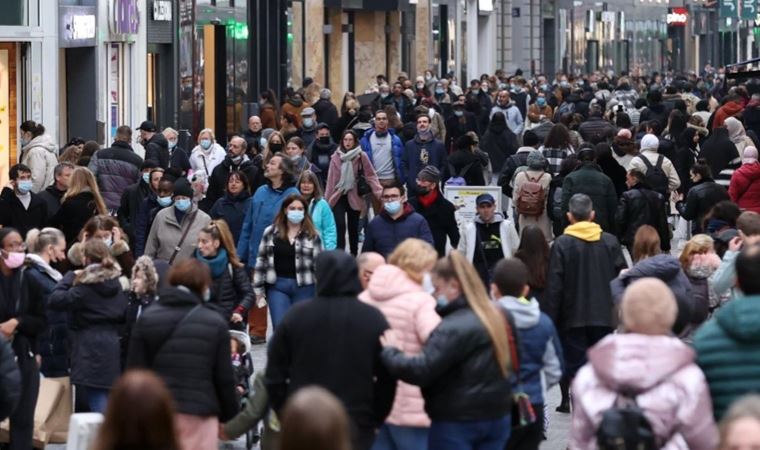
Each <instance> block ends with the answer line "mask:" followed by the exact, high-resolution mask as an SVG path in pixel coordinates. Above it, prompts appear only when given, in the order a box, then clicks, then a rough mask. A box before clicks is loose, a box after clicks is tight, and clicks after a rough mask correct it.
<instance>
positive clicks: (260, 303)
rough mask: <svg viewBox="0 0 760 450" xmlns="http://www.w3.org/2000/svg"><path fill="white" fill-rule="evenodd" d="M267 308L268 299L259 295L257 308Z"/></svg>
mask: <svg viewBox="0 0 760 450" xmlns="http://www.w3.org/2000/svg"><path fill="white" fill-rule="evenodd" d="M265 306H267V299H266V297H264V296H263V295H261V294H259V295H257V296H256V307H257V308H263V307H265Z"/></svg>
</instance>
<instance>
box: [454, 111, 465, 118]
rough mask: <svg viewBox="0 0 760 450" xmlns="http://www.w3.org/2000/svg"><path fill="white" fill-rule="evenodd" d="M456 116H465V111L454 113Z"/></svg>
mask: <svg viewBox="0 0 760 450" xmlns="http://www.w3.org/2000/svg"><path fill="white" fill-rule="evenodd" d="M454 115H455V116H457V117H462V116H463V115H464V111H459V110H457V111H454Z"/></svg>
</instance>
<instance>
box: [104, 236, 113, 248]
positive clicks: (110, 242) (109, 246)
mask: <svg viewBox="0 0 760 450" xmlns="http://www.w3.org/2000/svg"><path fill="white" fill-rule="evenodd" d="M103 243H104V244H106V247H108V248H111V247H113V238H112V237H110V238H108V239H103Z"/></svg>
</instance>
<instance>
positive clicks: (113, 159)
mask: <svg viewBox="0 0 760 450" xmlns="http://www.w3.org/2000/svg"><path fill="white" fill-rule="evenodd" d="M157 136H158V135H157ZM161 138H162V139H163V140H164V143H166V138H164V136H163V135H161ZM131 140H132V130H131V129H130V128H129V127H128V126H120V127H119V128H117V130H116V138H115V140H114V143H113V145H112V146H111V147H110V148H104V149H102V150H98V151H97V152H95V154H94V155H92V158H91V159H90V164H89V165H88V166H87V168H88V169H90V171H92V173H93V174H94V175H95V177H96V178H97V179H98V187H99V188H100V194H101V195H102V196H103V200H104V201H105V202H106V208H108V210H109V211H116V210H117V209H118V208H119V205H120V203H121V196H122V194H124V191H126V190H127V188H128V187H130V186H132V185H133V184H135V183H137V182H138V181H139V180H140V177H141V176H142V174H141V169H142V164H143V159H142V158H140V156H138V155H137V154H136V153H135V152H134V151H133V150H132V146H131V145H129V143H130V141H131ZM145 155H146V156H147V155H148V153H147V152H146V153H145ZM166 155H167V164H166V165H163V166H161V164H160V163H159V166H161V167H164V168H166V166H167V165H168V155H169V153H168V150H167V153H166ZM148 159H151V158H148ZM153 161H157V160H155V159H153Z"/></svg>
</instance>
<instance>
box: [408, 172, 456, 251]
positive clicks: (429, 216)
mask: <svg viewBox="0 0 760 450" xmlns="http://www.w3.org/2000/svg"><path fill="white" fill-rule="evenodd" d="M440 184H441V173H440V172H439V171H438V169H436V168H435V167H433V166H425V168H423V169H422V170H421V171H420V173H419V174H418V175H417V196H416V197H412V198H410V199H409V204H410V205H412V208H414V210H415V211H417V212H418V213H419V214H420V215H422V217H424V218H425V220H426V221H427V223H428V226H429V227H430V232H431V234H432V235H433V247H435V250H436V251H437V252H438V256H440V257H444V256H445V255H446V238H448V239H449V240H450V241H451V247H452V248H456V247H457V245H459V229H458V228H457V221H456V218H455V217H454V213H455V212H456V207H454V205H453V204H452V203H451V202H450V201H448V200H446V198H445V197H444V196H443V194H442V193H441V191H440Z"/></svg>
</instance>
